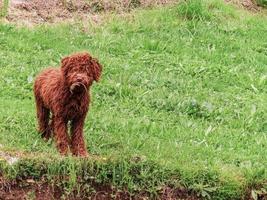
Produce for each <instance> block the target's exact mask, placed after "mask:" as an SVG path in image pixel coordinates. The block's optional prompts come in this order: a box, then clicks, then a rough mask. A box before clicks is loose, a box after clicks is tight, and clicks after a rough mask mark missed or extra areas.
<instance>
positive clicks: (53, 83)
mask: <svg viewBox="0 0 267 200" xmlns="http://www.w3.org/2000/svg"><path fill="white" fill-rule="evenodd" d="M61 80H62V73H61V70H60V68H47V69H45V70H43V71H42V72H41V73H40V74H39V75H38V76H37V77H36V79H35V82H34V94H35V97H36V98H40V99H41V100H42V101H43V103H44V104H46V105H47V106H48V105H49V101H50V100H51V99H52V98H53V97H54V94H56V93H55V92H56V91H58V90H59V87H60V84H62V82H61Z"/></svg>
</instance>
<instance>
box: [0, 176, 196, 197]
mask: <svg viewBox="0 0 267 200" xmlns="http://www.w3.org/2000/svg"><path fill="white" fill-rule="evenodd" d="M90 187H91V190H92V192H90V194H88V193H86V192H84V191H83V189H81V191H80V192H79V193H78V192H77V191H73V192H68V191H63V190H62V188H60V187H59V186H52V185H51V184H48V183H47V182H45V181H34V180H33V179H26V180H23V181H13V182H7V181H5V180H4V179H3V178H1V177H0V200H26V199H34V200H53V199H67V200H85V199H87V200H88V199H93V200H110V199H114V200H121V199H122V200H130V199H131V200H147V199H150V197H149V196H148V195H147V194H146V193H142V192H140V193H139V194H135V195H130V193H128V192H127V191H123V190H116V189H114V188H113V187H111V186H108V185H105V186H103V185H99V184H96V183H93V184H92V183H90ZM155 199H161V200H174V199H179V200H198V199H199V198H198V197H197V196H196V195H193V194H190V193H189V192H188V191H186V190H185V189H171V188H169V187H165V188H164V189H162V190H161V191H160V192H159V196H158V197H157V198H155Z"/></svg>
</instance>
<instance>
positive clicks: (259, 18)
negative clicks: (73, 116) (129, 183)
mask: <svg viewBox="0 0 267 200" xmlns="http://www.w3.org/2000/svg"><path fill="white" fill-rule="evenodd" d="M205 2H206V1H205ZM183 6H184V5H183ZM183 6H181V5H174V6H171V7H166V8H158V9H151V10H135V11H133V12H131V13H128V14H127V13H125V14H121V15H115V14H105V15H103V16H102V21H101V22H99V23H98V24H95V23H94V22H93V21H90V23H86V25H85V24H83V23H81V22H77V23H73V24H62V25H46V26H37V27H33V28H22V27H19V28H17V27H15V26H12V25H6V24H0V144H1V149H2V150H6V151H18V152H34V153H36V155H38V153H46V154H51V155H52V154H57V151H56V149H55V146H54V143H52V142H48V143H45V142H44V141H43V140H42V139H41V138H40V135H39V134H38V133H37V130H36V127H37V122H36V117H35V104H34V97H33V92H32V86H33V81H34V77H35V76H36V75H37V74H38V73H39V72H40V71H41V70H42V69H44V68H46V67H47V66H59V65H60V59H61V58H62V57H64V56H66V55H68V54H70V53H72V52H77V51H84V50H86V51H89V52H90V53H91V54H92V55H94V56H95V57H97V58H99V60H100V63H102V64H103V75H102V79H101V81H100V82H99V83H97V84H94V85H93V87H92V90H91V93H92V103H91V106H90V111H89V113H88V116H87V119H86V125H85V128H84V133H85V138H86V142H87V146H88V151H89V152H90V153H91V154H93V155H98V156H101V157H108V158H110V157H111V158H119V159H120V160H121V159H122V160H129V159H130V158H132V157H138V158H140V159H141V160H145V161H152V162H154V163H157V164H158V165H159V166H161V167H162V168H164V169H168V170H177V171H179V172H180V178H178V179H180V180H181V181H182V183H185V185H186V186H187V187H189V188H190V187H193V188H194V187H195V188H197V187H198V186H199V185H200V184H202V187H203V188H205V187H206V186H207V187H209V186H210V187H213V186H214V187H213V188H212V189H211V191H207V192H210V193H212V192H213V191H216V189H217V190H220V188H219V189H218V188H216V187H217V183H220V184H218V185H224V184H226V185H228V186H227V187H224V188H222V190H226V191H228V190H229V191H231V187H233V188H235V189H236V188H238V189H240V188H241V189H242V188H245V187H253V186H254V185H258V184H260V185H261V184H262V183H264V181H266V179H267V171H266V169H267V16H266V15H265V14H262V13H249V12H248V11H243V10H241V9H239V8H235V7H233V6H231V5H224V4H223V3H222V2H220V1H210V2H208V3H204V4H203V5H202V6H201V7H200V9H199V10H196V12H191V11H190V9H193V10H194V7H193V8H189V9H188V10H189V11H185V7H183ZM189 6H190V5H189ZM192 16H193V17H192ZM213 176H215V177H213ZM218 187H219V186H218ZM203 190H204V189H203ZM236 190H237V189H236ZM236 190H235V191H236ZM231 192H232V191H231ZM231 195H233V196H232V197H234V195H236V194H234V193H233V194H232V193H231V194H230V196H231ZM227 198H228V197H227ZM222 199H223V198H222ZM225 199H226V198H225ZM229 199H231V197H229Z"/></svg>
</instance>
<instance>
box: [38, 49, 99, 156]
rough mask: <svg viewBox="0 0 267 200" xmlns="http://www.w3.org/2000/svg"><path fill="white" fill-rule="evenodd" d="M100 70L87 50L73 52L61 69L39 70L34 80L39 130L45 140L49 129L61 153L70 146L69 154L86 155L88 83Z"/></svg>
mask: <svg viewBox="0 0 267 200" xmlns="http://www.w3.org/2000/svg"><path fill="white" fill-rule="evenodd" d="M101 71H102V66H101V65H100V64H99V63H98V61H97V59H95V58H92V57H91V56H90V55H89V54H88V53H77V54H73V55H70V56H68V57H65V58H63V59H62V61H61V68H49V69H46V70H44V71H43V72H41V73H40V74H39V75H38V76H37V78H36V80H35V82H34V94H35V101H36V109H37V118H38V124H39V132H41V133H42V137H44V138H45V139H49V138H50V137H51V134H52V132H53V134H54V138H55V140H56V146H57V148H58V150H59V152H60V153H61V154H62V155H66V154H67V153H68V149H69V145H70V149H71V152H72V154H73V155H75V156H87V150H86V146H85V142H84V136H83V126H84V120H85V117H86V113H87V111H88V106H89V103H90V86H91V85H92V83H93V81H98V80H99V78H100V75H101ZM50 112H51V114H52V117H51V120H49V115H50ZM69 121H70V125H71V129H70V130H71V135H70V137H69V136H68V126H67V125H68V122H69Z"/></svg>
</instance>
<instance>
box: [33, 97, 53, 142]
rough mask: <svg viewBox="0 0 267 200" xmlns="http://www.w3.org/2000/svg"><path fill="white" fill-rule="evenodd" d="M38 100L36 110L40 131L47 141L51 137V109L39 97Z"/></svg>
mask: <svg viewBox="0 0 267 200" xmlns="http://www.w3.org/2000/svg"><path fill="white" fill-rule="evenodd" d="M35 99H36V110H37V119H38V126H39V127H38V131H39V132H40V133H41V134H42V137H43V138H44V139H45V140H48V139H49V138H50V136H51V130H50V127H49V109H47V108H46V107H45V106H44V104H43V102H42V100H41V99H39V98H38V97H36V98H35Z"/></svg>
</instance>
